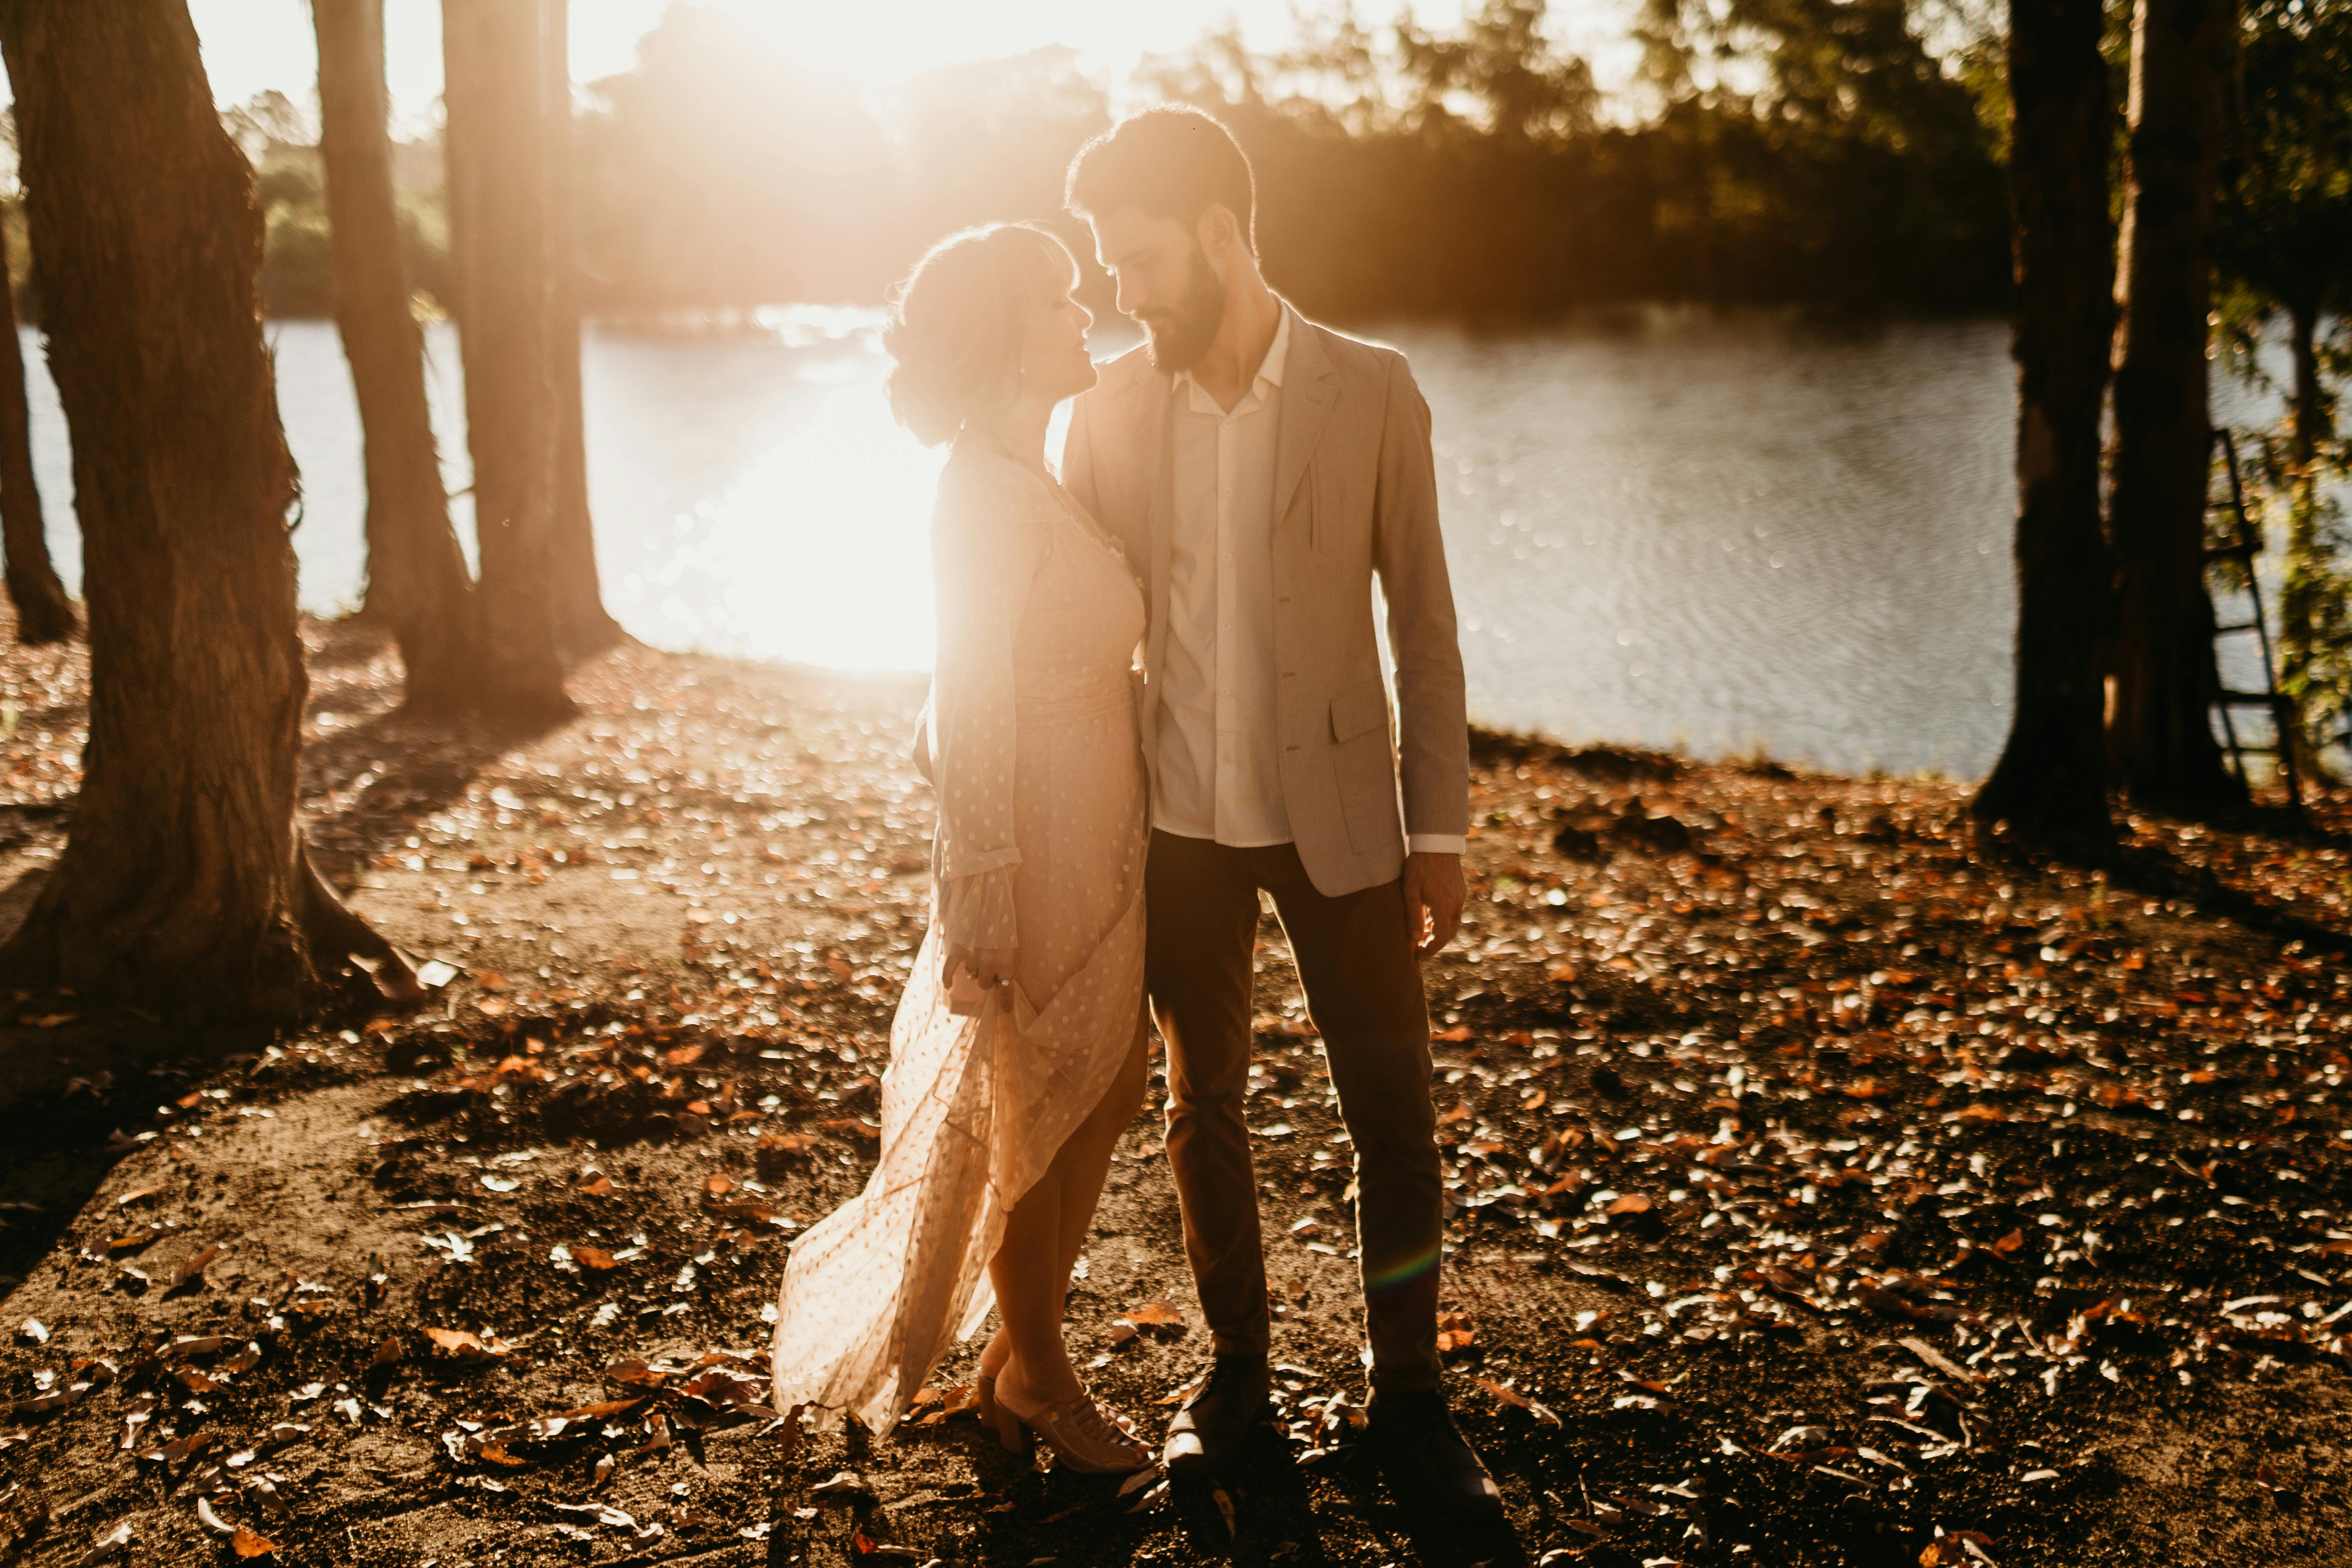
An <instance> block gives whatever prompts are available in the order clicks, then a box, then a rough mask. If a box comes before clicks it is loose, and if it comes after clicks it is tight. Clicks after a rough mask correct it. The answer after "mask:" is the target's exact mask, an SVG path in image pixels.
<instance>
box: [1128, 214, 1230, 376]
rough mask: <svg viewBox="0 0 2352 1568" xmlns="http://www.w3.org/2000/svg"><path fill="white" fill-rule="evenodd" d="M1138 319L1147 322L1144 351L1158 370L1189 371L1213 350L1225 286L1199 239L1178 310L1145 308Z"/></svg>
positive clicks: (1222, 318)
mask: <svg viewBox="0 0 2352 1568" xmlns="http://www.w3.org/2000/svg"><path fill="white" fill-rule="evenodd" d="M1137 319H1138V320H1139V321H1142V323H1143V332H1144V353H1146V354H1147V355H1148V356H1149V357H1150V361H1151V368H1152V369H1154V370H1157V371H1162V372H1177V371H1187V370H1190V369H1192V366H1193V365H1195V364H1196V363H1199V362H1200V358H1201V356H1202V354H1204V353H1208V352H1209V345H1210V344H1211V343H1212V342H1215V341H1216V336H1217V325H1218V323H1219V322H1221V321H1223V320H1224V319H1225V285H1224V283H1223V280H1222V279H1219V278H1218V276H1217V274H1216V272H1215V270H1214V269H1213V268H1211V267H1210V266H1209V258H1208V257H1207V256H1206V255H1205V254H1204V253H1203V252H1202V249H1201V247H1200V245H1199V244H1198V243H1197V242H1196V243H1195V244H1194V245H1193V247H1192V267H1191V268H1190V271H1189V275H1188V276H1187V277H1186V278H1185V279H1184V296H1183V298H1182V299H1181V300H1177V301H1176V306H1175V309H1173V310H1150V311H1145V312H1142V313H1140V314H1139V316H1138V318H1137Z"/></svg>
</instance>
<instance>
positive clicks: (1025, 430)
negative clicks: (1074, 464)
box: [972, 394, 1054, 468]
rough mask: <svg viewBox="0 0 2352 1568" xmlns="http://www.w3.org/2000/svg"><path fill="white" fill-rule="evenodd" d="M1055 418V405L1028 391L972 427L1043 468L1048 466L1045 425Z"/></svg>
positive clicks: (1032, 464)
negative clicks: (997, 412) (1008, 405)
mask: <svg viewBox="0 0 2352 1568" xmlns="http://www.w3.org/2000/svg"><path fill="white" fill-rule="evenodd" d="M1053 421H1054V405H1052V404H1050V403H1048V402H1046V401H1045V400H1044V399H1043V398H1038V397H1031V396H1028V395H1025V394H1024V395H1022V396H1020V397H1017V398H1015V399H1014V400H1013V404H1012V405H1011V406H1010V407H1008V408H1006V409H1004V410H1003V412H1001V413H999V414H996V415H993V416H982V417H981V418H978V419H975V420H973V421H972V425H973V427H974V428H975V429H977V430H979V431H980V432H981V434H982V435H984V436H986V437H988V438H989V439H990V440H992V441H993V442H995V443H996V444H997V445H998V446H1000V447H1003V448H1004V449H1005V450H1006V451H1007V452H1009V453H1011V454H1012V455H1013V457H1015V458H1019V459H1021V461H1023V462H1024V463H1027V464H1029V465H1031V466H1032V467H1033V468H1044V467H1045V428H1046V426H1049V425H1051V424H1052V423H1053Z"/></svg>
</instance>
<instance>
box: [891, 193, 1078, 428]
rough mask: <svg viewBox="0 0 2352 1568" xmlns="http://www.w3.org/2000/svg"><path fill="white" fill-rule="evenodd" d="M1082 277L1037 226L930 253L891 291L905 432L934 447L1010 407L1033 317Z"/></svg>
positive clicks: (1012, 226)
mask: <svg viewBox="0 0 2352 1568" xmlns="http://www.w3.org/2000/svg"><path fill="white" fill-rule="evenodd" d="M1076 278H1077V263H1076V262H1075V261H1073V260H1072V259H1071V258H1070V253H1069V251H1068V249H1067V248H1066V247H1064V246H1063V244H1062V242H1061V241H1060V240H1058V239H1056V238H1055V237H1054V236H1053V235H1051V234H1049V233H1047V232H1046V231H1045V229H1043V228H1039V227H1037V226H1034V225H1033V224H1025V223H999V224H990V225H988V226H986V227H983V228H968V229H965V230H964V231H962V232H961V233H960V234H951V235H950V236H948V237H946V238H945V239H943V240H941V241H940V242H939V243H938V244H937V245H934V246H933V247H931V248H930V249H929V250H928V251H926V252H925V253H924V255H923V258H922V259H921V260H920V261H918V262H917V263H915V268H914V270H913V271H911V272H909V273H908V274H907V277H906V279H905V281H903V282H901V283H900V284H899V285H898V288H897V289H893V290H892V293H891V300H890V321H889V324H888V325H887V327H885V328H884V329H883V331H882V347H883V348H884V349H885V350H886V351H887V352H888V353H889V355H890V358H891V359H892V360H893V361H894V362H896V363H894V364H893V365H892V367H891V370H890V376H889V380H888V381H887V383H886V384H885V386H884V390H885V392H886V393H887V395H888V396H889V399H890V412H891V413H892V414H894V415H896V416H898V423H899V424H901V425H904V426H906V427H907V428H908V430H910V431H912V432H913V433H914V437H915V439H917V440H918V441H920V442H922V443H923V445H925V446H927V447H937V446H940V445H941V444H943V443H945V442H948V441H952V440H954V439H955V437H956V434H957V433H958V432H959V431H961V429H962V428H963V427H964V426H965V425H966V424H967V423H968V422H969V421H970V420H971V418H972V417H973V416H976V415H980V414H985V413H990V412H992V411H994V410H996V409H998V408H1001V407H1003V405H1005V404H1007V403H1009V402H1011V401H1012V400H1013V396H1014V395H1016V394H1017V393H1018V391H1019V389H1020V383H1021V341H1022V337H1023V334H1024V328H1025V326H1026V323H1027V321H1028V318H1029V316H1030V315H1031V313H1032V312H1034V311H1035V310H1038V309H1040V308H1041V307H1042V306H1044V305H1045V304H1046V303H1048V302H1050V301H1051V300H1053V298H1054V296H1055V294H1056V293H1058V292H1059V291H1060V290H1062V289H1066V288H1068V287H1069V286H1070V285H1071V284H1072V283H1073V282H1074V281H1075V280H1076Z"/></svg>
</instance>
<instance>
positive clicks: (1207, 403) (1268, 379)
mask: <svg viewBox="0 0 2352 1568" xmlns="http://www.w3.org/2000/svg"><path fill="white" fill-rule="evenodd" d="M1275 304H1276V307H1278V309H1279V310H1280V311H1281V314H1280V315H1279V316H1278V317H1277V318H1276V321H1275V326H1274V342H1270V343H1268V344H1266V346H1265V359H1264V360H1263V361H1261V362H1260V363H1259V364H1258V367H1257V374H1256V375H1255V376H1253V377H1252V378H1251V379H1250V389H1249V391H1248V392H1244V394H1242V402H1243V403H1245V402H1247V401H1249V399H1250V398H1251V397H1252V396H1253V395H1255V397H1256V398H1257V400H1258V401H1259V402H1260V403H1264V402H1265V401H1266V397H1267V395H1268V391H1269V389H1271V388H1275V387H1279V386H1280V385H1281V384H1282V373H1283V370H1284V368H1285V367H1286V364H1287V363H1288V362H1289V359H1290V306H1289V305H1288V304H1287V303H1286V302H1285V301H1283V300H1276V301H1275ZM1176 386H1177V389H1178V390H1180V391H1181V392H1182V393H1184V394H1185V403H1186V405H1187V406H1188V407H1190V408H1191V409H1192V412H1194V413H1195V414H1223V413H1224V410H1223V409H1221V408H1219V407H1218V406H1217V404H1216V399H1214V398H1213V397H1211V396H1210V395H1208V393H1207V392H1206V391H1204V390H1203V389H1202V386H1201V384H1200V383H1199V382H1197V381H1194V380H1193V379H1192V372H1191V371H1189V370H1180V371H1178V372H1177V373H1176ZM1240 408H1241V403H1236V404H1234V411H1235V412H1238V411H1239V410H1240Z"/></svg>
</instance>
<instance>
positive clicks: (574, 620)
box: [543, 0, 621, 659]
mask: <svg viewBox="0 0 2352 1568" xmlns="http://www.w3.org/2000/svg"><path fill="white" fill-rule="evenodd" d="M546 5H547V38H546V46H545V48H544V51H543V57H544V58H543V63H544V64H545V66H546V68H547V150H548V157H547V244H548V275H549V289H548V352H549V355H550V359H551V363H552V365H553V369H554V378H555V531H554V554H553V558H552V565H553V568H554V574H555V631H556V637H557V640H558V641H559V642H560V643H561V645H562V648H563V652H564V656H565V658H569V659H579V658H586V657H587V656H589V655H590V654H594V653H602V652H603V651H604V649H606V648H608V647H612V646H613V645H614V643H617V642H619V641H620V640H621V625H620V623H619V622H618V621H615V620H614V619H613V617H612V616H609V615H607V614H606V613H605V611H604V587H603V584H602V583H601V582H600V581H599V580H598V578H597V574H596V531H595V526H594V524H593V521H592V520H591V519H590V517H589V514H588V438H587V429H586V422H585V414H584V410H583V407H582V405H581V390H580V246H579V240H578V237H577V236H576V234H575V231H574V229H573V226H572V60H571V44H570V38H571V16H570V10H571V5H570V0H546Z"/></svg>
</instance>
